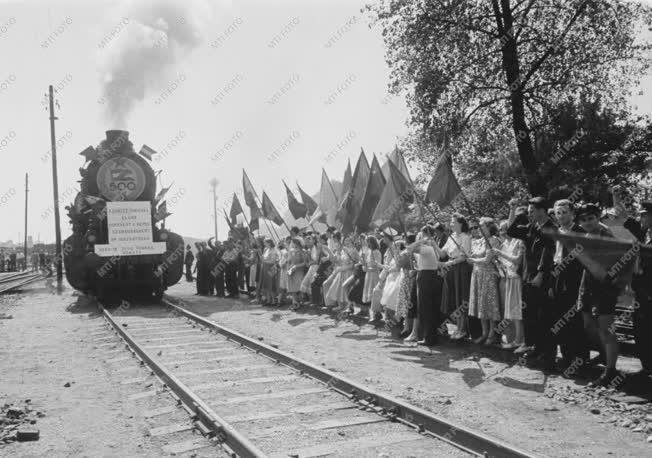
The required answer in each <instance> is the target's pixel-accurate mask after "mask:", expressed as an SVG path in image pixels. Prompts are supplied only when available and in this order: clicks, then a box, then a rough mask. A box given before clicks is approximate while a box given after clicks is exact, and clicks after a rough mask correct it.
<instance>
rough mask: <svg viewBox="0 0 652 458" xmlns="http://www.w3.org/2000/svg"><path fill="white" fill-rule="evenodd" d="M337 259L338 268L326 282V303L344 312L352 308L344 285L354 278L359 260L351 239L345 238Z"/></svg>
mask: <svg viewBox="0 0 652 458" xmlns="http://www.w3.org/2000/svg"><path fill="white" fill-rule="evenodd" d="M336 257H337V262H336V267H335V269H334V270H333V273H332V274H331V276H330V277H329V279H328V280H326V281H325V282H324V301H325V303H326V305H327V306H337V307H338V308H337V310H338V311H342V310H345V309H347V308H349V307H350V306H349V305H348V297H347V296H348V288H346V287H345V286H344V285H345V284H347V280H349V279H350V278H352V276H353V271H354V268H355V264H356V263H357V262H358V260H359V255H358V253H357V251H356V249H355V247H354V246H353V239H352V238H351V237H345V238H344V243H343V244H342V247H341V249H340V250H339V253H338V254H337V255H336ZM327 286H328V288H327Z"/></svg>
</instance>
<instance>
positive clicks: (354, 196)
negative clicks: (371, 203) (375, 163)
mask: <svg viewBox="0 0 652 458" xmlns="http://www.w3.org/2000/svg"><path fill="white" fill-rule="evenodd" d="M369 172H370V169H369V162H368V161H367V157H366V156H365V154H364V150H362V149H361V151H360V157H359V158H358V163H357V164H356V165H355V171H354V172H353V178H351V187H350V189H349V192H347V193H343V196H342V199H341V203H340V208H339V211H338V213H337V217H338V219H339V220H340V221H341V222H342V232H344V233H345V234H348V233H350V232H353V223H354V221H355V218H356V215H358V214H359V213H360V206H361V205H362V198H363V197H364V192H365V190H366V189H367V182H368V181H369Z"/></svg>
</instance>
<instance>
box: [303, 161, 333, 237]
mask: <svg viewBox="0 0 652 458" xmlns="http://www.w3.org/2000/svg"><path fill="white" fill-rule="evenodd" d="M338 202H339V198H338V197H337V193H336V192H335V189H334V188H333V184H332V183H331V180H330V179H329V178H328V175H327V174H326V170H324V169H321V188H320V189H319V208H318V209H317V211H316V212H315V213H314V214H313V215H312V218H310V224H313V223H315V222H316V221H322V222H324V223H326V224H327V225H329V226H332V225H333V224H335V219H336V217H337V203H338Z"/></svg>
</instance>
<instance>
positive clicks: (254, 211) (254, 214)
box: [242, 169, 261, 221]
mask: <svg viewBox="0 0 652 458" xmlns="http://www.w3.org/2000/svg"><path fill="white" fill-rule="evenodd" d="M242 189H243V190H244V199H245V203H246V204H247V207H249V210H250V212H251V220H252V221H253V220H254V219H257V218H259V217H260V216H261V213H260V208H258V203H257V202H256V191H255V190H254V187H253V185H252V184H251V181H250V180H249V177H248V176H247V172H245V171H244V169H242Z"/></svg>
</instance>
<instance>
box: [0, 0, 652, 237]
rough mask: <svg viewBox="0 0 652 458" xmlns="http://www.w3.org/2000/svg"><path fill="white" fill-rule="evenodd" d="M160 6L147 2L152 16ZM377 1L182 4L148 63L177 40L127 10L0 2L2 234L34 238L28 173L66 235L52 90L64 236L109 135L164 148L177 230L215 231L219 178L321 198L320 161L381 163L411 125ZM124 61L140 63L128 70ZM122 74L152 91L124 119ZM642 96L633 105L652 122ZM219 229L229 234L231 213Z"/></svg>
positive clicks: (48, 226)
mask: <svg viewBox="0 0 652 458" xmlns="http://www.w3.org/2000/svg"><path fill="white" fill-rule="evenodd" d="M149 3H151V2H149V1H140V2H138V4H139V5H141V9H140V13H141V14H142V5H148V4H149ZM165 3H170V2H165ZM365 3H366V1H365V0H232V1H229V0H220V1H208V0H207V1H203V0H193V1H188V0H185V1H183V2H181V0H180V3H178V4H177V5H178V8H179V9H180V10H181V11H182V14H180V15H179V14H176V13H175V14H176V15H175V16H174V19H175V20H178V21H179V24H178V31H179V40H180V41H179V43H180V46H177V47H175V49H176V50H177V51H176V52H174V53H172V54H171V55H162V54H161V53H158V54H154V55H152V54H151V53H150V54H145V56H146V57H145V58H142V60H141V59H140V57H139V56H138V55H134V54H133V53H132V54H129V55H128V57H129V59H121V58H120V56H121V55H122V54H121V52H123V51H124V50H125V49H127V48H128V47H129V46H128V45H129V43H130V40H132V41H133V40H136V41H137V42H138V43H139V45H140V46H141V47H143V46H144V45H143V44H142V43H143V42H147V43H149V44H150V45H151V44H152V41H151V40H154V41H155V42H154V46H155V47H157V49H159V50H161V49H163V50H164V49H167V48H166V47H167V46H168V44H167V43H165V42H164V41H163V42H161V41H160V40H159V41H156V40H157V38H158V37H159V35H157V34H149V33H148V32H147V30H149V29H147V28H143V25H142V23H139V22H138V20H136V19H134V18H133V17H131V16H130V15H131V13H132V12H133V11H134V10H133V8H132V7H131V6H130V5H129V4H125V2H121V1H102V0H97V1H93V0H85V1H59V0H50V1H46V0H43V1H30V0H27V1H23V2H12V1H3V0H0V55H1V56H2V57H3V60H2V66H0V106H1V107H2V109H1V110H0V155H1V156H0V157H2V159H3V161H2V174H1V176H0V241H6V240H8V239H13V240H14V241H16V240H18V238H19V233H20V234H22V232H23V218H24V213H23V212H24V200H23V199H24V176H25V172H29V176H30V193H29V206H30V211H29V223H28V224H29V230H28V233H29V234H30V235H32V236H33V237H34V240H36V239H37V238H38V236H39V234H40V239H41V240H45V241H53V239H54V228H53V227H54V222H53V221H54V219H53V213H52V205H53V201H52V182H51V161H50V155H49V150H50V130H49V121H48V112H47V111H46V110H45V104H44V102H45V100H44V94H45V93H46V92H47V87H48V84H53V85H54V86H55V87H58V88H59V90H58V92H57V95H56V99H57V101H58V103H59V105H60V109H57V116H58V117H59V120H58V121H57V123H56V134H57V138H58V139H59V144H60V146H59V148H58V170H59V193H60V196H61V223H62V224H61V226H62V234H63V237H64V238H65V237H66V236H67V235H68V234H69V233H70V226H69V224H68V218H67V216H66V215H65V210H64V209H63V207H64V206H65V205H68V204H69V203H70V202H71V201H72V200H73V198H74V196H75V194H76V191H75V190H76V189H78V187H77V186H78V183H77V180H79V173H78V168H79V167H81V166H82V165H83V159H82V157H81V156H79V152H81V151H82V150H84V149H85V148H86V147H87V146H89V145H94V146H96V145H97V144H98V143H99V141H100V140H102V139H103V137H104V131H105V130H107V129H111V128H127V129H128V130H129V131H130V139H131V140H132V141H133V142H134V147H135V148H136V150H138V149H140V147H141V145H142V144H144V143H145V144H147V145H148V146H150V147H152V148H154V149H155V150H158V151H159V152H161V154H160V157H159V159H158V160H155V161H154V162H153V166H154V168H155V169H163V173H162V179H163V184H164V185H168V184H170V183H171V182H172V181H174V187H173V188H172V190H171V191H170V193H169V194H168V202H169V203H168V210H169V211H171V212H172V213H173V216H171V217H170V218H168V220H167V226H168V227H169V228H171V229H172V230H174V231H176V232H178V233H180V234H183V235H189V236H195V237H205V236H208V235H209V234H211V233H212V227H213V226H212V216H211V213H212V208H211V205H212V204H211V199H210V197H209V184H208V183H209V180H210V179H211V178H212V177H216V178H217V179H218V180H219V182H220V183H219V186H218V195H219V200H218V205H220V203H223V202H224V201H225V199H226V198H227V197H228V196H230V194H231V193H232V192H233V191H234V190H236V189H239V188H240V183H241V176H242V168H243V167H244V168H245V169H247V171H248V173H249V176H250V178H251V180H252V182H253V183H254V185H255V187H256V189H257V191H258V192H259V194H260V193H261V191H262V189H265V190H266V191H267V192H268V194H269V195H270V197H271V198H272V200H273V201H274V202H276V203H277V205H278V206H281V203H282V202H285V192H284V189H283V185H282V183H281V179H285V180H286V181H287V182H288V184H290V185H292V186H293V184H294V181H295V179H297V180H299V182H300V184H301V185H302V187H304V189H306V190H307V191H308V192H310V193H315V192H317V190H318V187H319V183H320V177H321V172H320V170H321V167H325V169H326V172H327V173H328V174H329V175H330V176H331V178H333V179H337V180H341V178H342V175H343V171H344V168H345V166H346V162H347V160H348V159H351V160H352V162H354V161H355V158H356V157H357V155H358V154H359V151H360V147H364V149H365V151H366V152H367V153H368V155H369V158H370V159H371V153H373V152H376V153H379V154H381V155H384V154H385V153H387V152H389V151H390V150H391V149H392V148H393V146H394V144H395V142H396V139H397V137H399V136H402V135H404V134H405V132H406V127H405V119H406V117H407V115H408V112H407V109H406V107H405V103H404V101H403V100H402V99H400V98H395V97H391V96H388V95H387V82H388V73H389V70H388V68H387V65H386V63H385V61H384V50H383V41H382V37H381V35H380V32H379V30H376V29H370V28H369V27H368V24H367V22H366V19H365V18H364V17H363V16H362V15H361V13H360V9H361V7H362V6H363V5H364V4H365ZM182 5H187V7H186V6H182ZM166 14H168V17H169V10H166ZM177 16H179V17H177ZM159 25H160V24H159ZM173 27H176V26H173ZM154 28H156V27H154ZM112 30H113V31H114V33H113V35H111V33H112V32H111V31H112ZM143 30H146V31H145V32H143ZM189 30H190V31H191V36H188V35H187V32H188V31H189ZM184 34H185V35H184ZM148 40H149V41H148ZM170 47H173V45H172V44H170ZM161 52H162V51H161ZM123 61H125V62H129V63H130V64H131V65H132V67H130V68H127V69H126V70H125V69H124V68H122V69H121V68H120V62H123ZM141 62H142V64H141ZM136 64H138V65H141V66H142V67H143V70H142V71H143V75H141V74H140V71H139V70H134V68H136V67H134V65H136ZM159 65H160V66H161V68H160V69H159V68H158V67H157V66H159ZM123 70H124V71H126V72H127V74H133V73H130V72H134V71H136V72H137V76H138V77H139V78H140V80H142V81H140V80H139V81H140V82H142V83H143V86H142V87H141V88H140V89H141V90H142V93H139V91H138V88H131V89H130V90H133V91H136V92H134V93H132V95H134V97H133V100H134V105H133V107H132V109H131V110H128V109H125V110H123V111H125V113H123V114H124V121H121V120H119V118H120V116H111V115H108V116H107V107H108V106H110V101H109V100H108V99H107V97H103V93H102V90H103V87H107V86H106V83H107V78H110V75H111V72H115V71H123ZM137 79H138V78H137ZM651 81H652V80H651V79H650V78H648V79H646V81H645V82H644V84H643V89H644V90H646V91H647V88H650V87H652V82H651ZM225 88H226V89H225ZM283 88H285V90H284V89H283ZM647 94H648V97H649V91H647ZM139 95H142V99H140V97H139ZM644 97H645V95H640V96H637V98H636V100H635V101H634V102H635V103H637V104H638V105H639V109H640V111H642V112H645V113H649V112H650V111H651V110H650V104H649V102H647V106H641V105H644V104H645V103H646V102H645V101H644V100H645V99H644ZM175 139H176V141H175ZM175 143H176V146H170V145H172V144H175ZM225 145H226V146H225ZM338 145H339V146H338ZM155 159H156V156H155ZM173 202H176V204H173ZM220 207H221V206H220ZM219 224H220V226H221V228H220V233H221V236H223V235H224V234H225V231H224V221H223V218H220V219H219Z"/></svg>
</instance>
